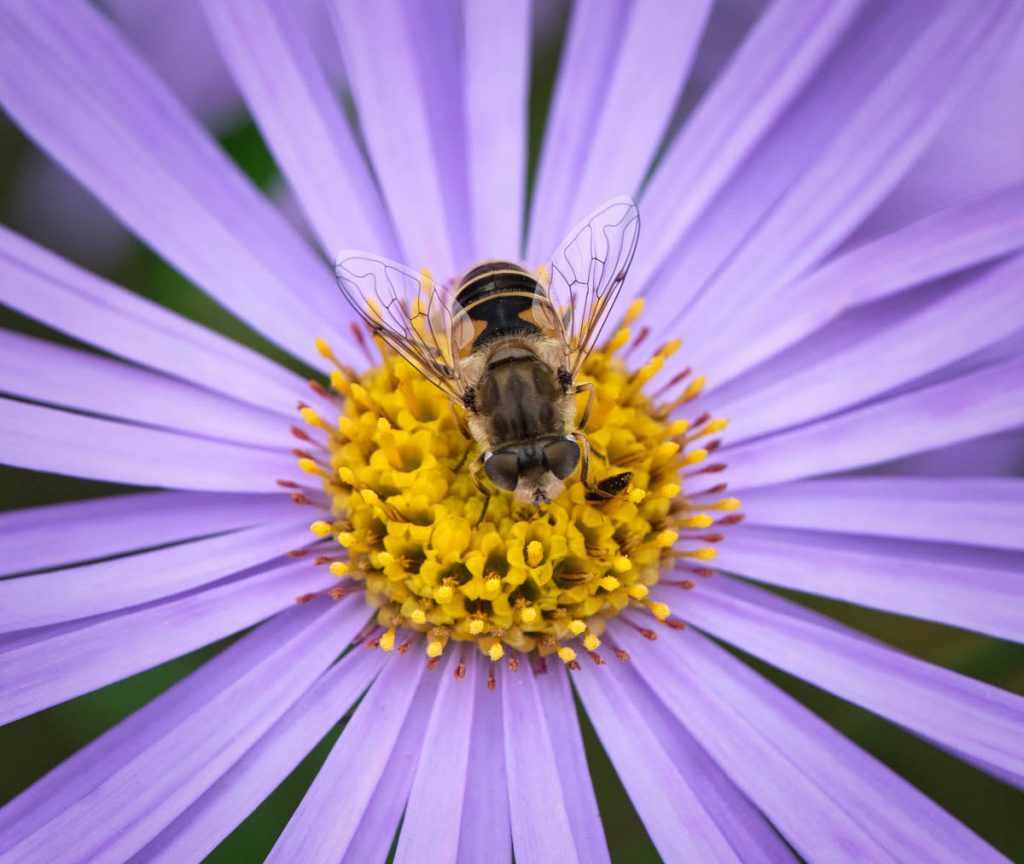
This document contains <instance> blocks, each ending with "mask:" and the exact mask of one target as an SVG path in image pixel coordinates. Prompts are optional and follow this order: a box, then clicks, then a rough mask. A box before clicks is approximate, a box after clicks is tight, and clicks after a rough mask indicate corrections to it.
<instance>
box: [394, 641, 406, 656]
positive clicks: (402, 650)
mask: <svg viewBox="0 0 1024 864" xmlns="http://www.w3.org/2000/svg"><path fill="white" fill-rule="evenodd" d="M395 650H397V651H398V653H399V654H405V653H406V652H407V651H408V650H409V640H408V639H406V640H405V641H404V642H403V643H402V644H401V645H399V646H398V648H397V649H395Z"/></svg>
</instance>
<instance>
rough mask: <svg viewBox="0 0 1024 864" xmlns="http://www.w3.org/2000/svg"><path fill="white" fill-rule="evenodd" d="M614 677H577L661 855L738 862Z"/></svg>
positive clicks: (600, 670) (603, 671)
mask: <svg viewBox="0 0 1024 864" xmlns="http://www.w3.org/2000/svg"><path fill="white" fill-rule="evenodd" d="M616 662H617V661H616ZM616 677H617V676H616V675H615V673H614V671H612V670H611V669H607V668H605V667H588V668H587V669H586V671H583V672H581V673H580V674H579V675H577V676H576V679H575V681H576V690H577V692H578V693H579V694H580V700H581V701H582V702H583V705H584V707H585V708H586V709H587V715H588V716H589V717H590V720H591V722H592V723H593V724H594V729H595V730H596V731H597V734H598V737H599V738H600V739H601V743H602V744H603V745H604V749H605V750H606V751H607V753H608V756H609V757H610V758H611V760H612V763H613V764H614V765H615V770H616V772H617V773H618V775H619V778H620V779H621V780H622V783H623V785H624V786H625V787H626V791H627V792H628V793H629V797H630V800H631V801H632V802H633V805H634V806H635V807H636V809H637V813H638V814H639V815H640V818H641V819H643V822H644V826H645V827H646V828H647V833H648V834H650V836H651V840H652V841H654V845H655V846H656V847H657V849H658V852H659V854H660V855H661V857H662V858H663V859H664V860H666V861H739V860H740V859H739V856H738V855H737V854H736V850H734V849H733V848H732V846H730V844H729V841H728V840H727V839H726V838H725V836H724V835H723V834H722V832H721V830H720V829H719V827H718V826H717V825H716V824H715V821H714V820H713V819H712V818H711V816H710V815H709V814H708V812H707V810H705V809H704V807H702V806H701V800H700V796H699V794H698V793H697V792H696V791H695V790H694V789H693V788H692V787H691V786H690V785H689V783H688V782H687V781H686V779H685V778H684V777H683V776H682V774H680V772H679V770H678V768H677V766H676V765H675V764H674V763H673V761H672V759H671V757H670V756H669V754H668V753H667V752H666V751H665V749H664V747H663V746H662V744H661V742H660V741H659V740H658V738H657V737H656V736H655V735H654V733H653V732H652V731H651V729H650V727H649V726H648V725H647V723H646V722H645V720H644V717H643V715H641V713H640V710H639V708H638V706H636V705H635V704H634V703H633V702H632V701H630V699H629V697H628V696H627V695H626V693H625V692H624V691H623V690H622V688H621V687H620V686H619V684H618V682H617V681H616Z"/></svg>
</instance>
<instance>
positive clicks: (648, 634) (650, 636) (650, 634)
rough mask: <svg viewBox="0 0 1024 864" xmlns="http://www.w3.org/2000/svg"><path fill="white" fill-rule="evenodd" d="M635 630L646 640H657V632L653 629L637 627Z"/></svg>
mask: <svg viewBox="0 0 1024 864" xmlns="http://www.w3.org/2000/svg"><path fill="white" fill-rule="evenodd" d="M637 632H638V633H639V634H640V635H641V636H643V637H644V639H646V640H647V641H648V642H657V641H658V634H657V633H655V632H654V631H653V630H648V629H647V628H646V627H638V628H637Z"/></svg>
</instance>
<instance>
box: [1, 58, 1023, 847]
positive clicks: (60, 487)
mask: <svg viewBox="0 0 1024 864" xmlns="http://www.w3.org/2000/svg"><path fill="white" fill-rule="evenodd" d="M556 66H557V42H555V41H552V42H551V43H550V44H549V46H548V49H547V50H546V51H542V52H541V53H540V56H538V57H536V58H535V63H534V72H533V82H532V85H533V86H532V92H531V157H532V158H531V164H532V165H535V164H536V156H537V152H538V148H539V141H540V130H541V127H542V123H543V118H544V116H545V112H546V109H547V105H548V103H549V100H550V94H551V88H552V82H553V79H554V72H555V69H556ZM700 90H701V84H700V82H699V81H697V82H694V83H693V84H691V86H690V89H689V90H688V92H687V93H686V96H685V98H684V108H683V110H682V111H681V112H680V117H682V116H683V115H684V114H685V112H686V110H687V109H688V108H689V107H691V106H692V105H693V104H694V103H695V102H696V100H697V99H698V98H699V96H700ZM219 138H220V141H221V143H222V145H223V146H224V148H225V150H226V151H227V152H228V153H229V154H230V155H231V156H232V157H233V158H234V159H235V161H236V162H237V163H238V164H239V165H240V166H241V167H242V168H243V170H245V171H246V172H247V173H248V174H249V176H250V177H252V178H253V179H254V181H255V182H257V183H258V184H259V185H260V186H261V187H262V188H264V189H268V190H269V189H271V188H276V185H277V183H278V181H279V177H278V175H277V171H276V168H275V166H274V163H273V160H272V159H271V157H270V155H269V153H268V152H267V150H266V148H265V146H264V144H263V142H262V140H261V138H260V136H259V133H258V132H257V131H256V129H255V127H254V126H252V125H251V124H250V123H248V122H247V121H241V122H237V123H234V124H232V125H231V126H230V128H227V129H226V130H225V131H223V132H221V134H220V135H219ZM36 158H37V154H35V153H34V151H33V148H32V146H31V144H30V143H29V142H27V141H26V140H25V139H24V138H23V137H22V136H21V135H20V133H19V132H18V131H17V130H16V129H15V128H14V127H13V126H12V125H11V124H10V123H8V122H7V121H6V120H5V119H2V118H0V166H2V167H0V222H3V223H4V224H14V225H18V223H19V219H20V218H21V217H20V216H19V214H17V213H16V212H14V210H15V208H14V206H13V205H12V201H13V198H14V195H13V193H12V190H13V189H14V188H15V185H16V182H17V179H18V177H19V172H21V171H24V170H26V166H28V165H30V164H31V163H32V161H33V160H34V159H36ZM47 204H48V206H52V207H54V208H57V207H60V206H61V202H60V200H53V201H50V202H47ZM19 227H21V228H22V230H25V231H26V232H27V233H30V234H31V233H32V232H31V227H30V226H29V227H25V226H19ZM89 263H91V264H92V265H93V267H94V269H97V270H99V272H101V273H102V274H103V275H104V276H107V277H108V278H111V279H113V280H114V281H116V282H118V283H119V284H121V285H124V286H126V287H128V288H131V289H132V290H135V291H137V292H138V293H139V294H141V295H143V296H146V297H148V298H150V299H153V300H155V301H157V302H159V303H162V304H164V305H165V306H167V307H169V308H171V309H174V310H176V311H178V312H180V313H181V314H183V315H187V316H188V317H190V318H193V319H195V320H197V321H200V322H202V323H204V324H206V325H207V326H209V327H212V328H214V329H217V330H219V331H221V332H223V333H226V334H228V335H229V336H231V337H233V338H235V339H237V340H239V341H241V342H244V343H246V344H248V345H250V346H252V347H253V348H255V349H256V350H259V351H262V352H264V353H266V354H268V355H269V356H271V357H274V358H275V359H277V360H279V361H281V362H283V363H286V364H288V365H290V366H292V368H296V369H298V370H300V371H303V372H305V371H306V370H303V369H302V368H301V367H300V366H298V365H296V364H295V363H294V361H292V360H291V359H290V358H288V357H286V356H284V355H283V354H282V353H281V352H280V351H279V350H277V349H276V348H274V347H273V346H272V345H270V344H269V343H268V342H266V340H264V339H262V338H261V337H260V336H258V335H257V334H255V333H253V332H252V331H251V330H250V329H249V328H247V327H246V326H245V325H244V324H242V323H240V322H239V321H238V320H237V319H235V318H234V317H233V316H232V315H231V314H229V313H228V312H226V311H225V310H223V309H222V308H221V307H219V306H218V305H217V304H215V303H214V302H212V301H211V300H209V299H208V298H206V297H205V295H203V294H202V293H201V292H199V291H198V290H197V289H195V288H194V287H193V286H192V285H191V284H189V283H188V282H187V281H185V280H184V279H182V278H181V277H180V276H179V275H178V274H177V273H176V272H175V271H174V270H173V269H171V268H170V267H169V266H167V265H166V264H165V263H164V262H163V261H162V260H161V259H160V258H159V257H158V256H156V255H155V254H153V253H152V252H151V251H149V250H148V249H146V248H144V247H143V246H142V245H140V244H138V243H136V242H134V241H132V242H131V243H128V244H126V245H125V246H124V247H123V248H122V249H121V250H120V251H119V252H118V253H117V254H114V255H111V256H109V258H108V259H107V260H105V261H102V262H99V263H97V262H95V261H91V262H89ZM0 326H3V327H7V328H12V329H15V330H20V331H24V332H28V333H32V334H34V335H40V336H45V337H47V338H52V339H55V340H56V341H60V342H64V343H67V344H74V343H71V342H70V340H68V339H66V338H64V337H62V336H60V335H59V334H56V333H53V332H52V331H49V330H47V329H46V328H43V327H40V326H39V325H36V324H34V323H33V322H30V321H27V320H26V319H23V318H20V317H19V316H16V315H14V314H12V313H10V312H8V311H7V310H4V309H2V308H0ZM79 347H84V346H79ZM121 491H127V487H118V486H113V485H111V484H104V483H94V482H89V481H84V480H77V479H69V478H64V477H58V476H52V475H40V474H34V473H31V472H25V471H19V470H15V469H10V468H5V467H0V493H2V494H0V506H2V507H3V508H4V509H11V508H18V507H28V506H33V505H38V504H45V503H50V502H55V501H67V500H75V499H83V498H89V497H94V496H100V495H110V494H115V493H118V492H121ZM53 542H60V536H59V531H55V533H54V538H53ZM965 590H970V589H969V586H965ZM780 593H785V592H780ZM786 596H788V597H790V598H791V599H796V600H798V601H800V602H803V603H806V604H807V605H809V606H811V607H813V608H815V609H818V610H820V611H823V612H826V613H828V614H830V615H832V616H834V617H835V618H836V619H838V620H840V621H842V622H844V623H846V624H849V625H851V626H853V627H856V628H858V629H860V630H862V631H864V632H866V633H869V634H870V635H872V636H875V637H877V638H879V639H882V640H884V641H885V642H887V643H889V644H891V645H894V646H896V647H898V648H901V649H903V650H904V651H907V652H909V653H911V654H913V655H915V656H917V657H922V658H925V659H927V660H929V661H931V662H933V663H936V664H939V665H941V666H944V667H946V668H949V669H952V670H955V671H957V672H961V673H963V674H965V675H970V676H972V677H974V678H977V679H979V680H982V681H985V682H987V683H989V684H993V685H995V686H997V687H1002V688H1005V689H1007V690H1011V691H1014V692H1017V693H1024V647H1022V646H1019V645H1013V644H1010V643H1006V642H1002V641H998V640H995V639H989V638H986V637H983V636H979V635H976V634H973V633H967V632H963V631H959V630H955V629H952V628H948V627H943V626H940V625H936V624H931V623H926V622H921V621H915V620H911V619H906V618H901V617H898V616H894V615H887V614H882V613H877V612H872V611H869V610H864V609H860V608H857V607H853V606H850V605H847V604H843V603H838V602H831V601H825V600H820V599H817V598H810V597H806V596H803V595H796V594H792V593H786ZM229 641H230V640H225V641H224V642H222V643H219V644H217V645H213V646H210V647H208V648H205V649H203V650H201V651H196V652H194V653H192V654H189V655H187V656H185V657H181V658H179V659H177V660H175V661H173V662H171V663H167V664H165V665H164V666H161V667H158V668H156V669H151V670H149V671H147V672H144V673H142V674H140V675H137V676H135V677H133V678H130V679H128V680H125V681H122V682H119V683H117V684H115V685H113V686H110V687H107V688H105V689H103V690H99V691H97V692H95V693H90V694H88V695H86V696H82V697H80V698H78V699H74V700H72V701H70V702H67V703H65V704H63V705H59V706H56V707H54V708H51V709H49V710H47V711H43V712H41V713H39V714H36V715H34V716H32V717H28V718H26V719H24V720H22V721H20V722H17V723H14V724H11V725H10V726H7V727H5V728H3V729H0V769H2V770H0V802H3V801H7V800H9V799H10V798H11V797H13V796H14V795H16V794H17V793H18V792H19V791H21V790H22V789H24V788H26V787H27V786H29V785H30V784H31V783H32V782H33V781H34V780H35V779H36V778H38V777H40V776H41V775H43V774H44V773H45V772H47V771H48V770H50V769H51V768H53V767H54V766H55V765H57V764H58V763H59V762H60V761H61V760H63V759H64V758H66V757H67V756H68V755H70V754H71V753H73V752H74V751H75V750H76V749H78V748H79V747H81V746H82V745H84V744H85V743H87V742H88V741H90V740H92V739H93V738H95V737H96V736H97V735H99V734H100V733H102V732H103V731H104V730H106V729H108V728H110V727H111V726H113V725H114V724H116V723H117V722H118V721H119V720H121V719H122V718H124V717H125V716H127V715H128V714H130V713H131V712H132V711H134V710H135V709H137V708H138V707H140V706H141V705H144V704H145V703H146V702H147V701H149V700H150V699H152V698H153V697H154V696H155V695H157V694H158V693H160V692H161V691H163V690H164V689H166V688H167V687H168V686H170V685H171V684H172V683H174V682H175V681H177V680H179V679H180V678H181V677H182V676H184V675H186V674H188V673H189V672H190V671H191V670H192V669H194V668H196V667H197V666H198V665H200V664H201V663H203V662H204V661H205V660H206V659H208V658H209V657H211V656H213V655H214V654H215V653H216V652H218V651H219V650H221V649H223V647H224V646H225V645H226V644H228V642H229ZM746 659H747V660H748V661H749V662H751V663H752V665H754V666H755V667H756V668H758V669H759V670H761V671H762V672H763V673H764V674H765V675H766V676H767V677H769V678H770V679H771V680H773V681H775V682H776V683H777V684H779V685H780V686H782V687H783V688H784V689H785V690H787V691H788V692H789V693H791V694H793V695H794V696H796V697H797V698H798V699H800V700H801V701H802V702H804V703H805V704H806V705H808V706H809V707H810V708H811V709H813V710H814V711H816V712H817V713H818V714H819V715H820V716H822V717H823V718H824V719H825V720H827V721H828V722H829V723H831V724H832V725H834V726H835V727H837V728H838V729H839V730H840V731H842V732H843V733H844V734H846V735H847V736H849V737H850V738H852V739H853V740H854V741H856V742H857V743H858V744H860V745H861V746H862V747H864V748H865V749H867V750H868V751H870V752H871V753H873V754H874V755H875V756H877V757H878V758H879V759H881V760H882V761H883V762H885V763H886V764H887V765H889V766H890V767H892V768H893V769H894V770H896V771H897V772H899V773H900V774H902V775H903V776H904V777H906V778H907V779H908V780H909V781H910V782H911V783H913V784H914V785H915V786H917V787H919V788H920V789H922V790H923V791H924V792H925V793H926V794H928V795H929V796H931V797H932V798H933V799H935V800H936V801H937V802H938V803H939V804H941V805H942V806H943V807H945V808H946V809H947V810H949V811H950V812H951V813H953V814H954V815H955V816H956V817H957V818H959V819H961V820H962V821H963V822H965V823H966V824H967V825H969V826H970V827H972V828H973V829H974V830H975V831H977V832H978V833H979V834H981V835H982V836H983V837H985V838H986V839H987V840H989V841H990V842H991V843H993V844H994V845H995V846H996V847H998V848H999V849H1000V850H1002V851H1003V852H1004V853H1005V854H1006V855H1007V856H1009V857H1010V858H1011V859H1013V860H1018V861H1024V795H1022V794H1021V793H1020V792H1018V791H1016V790H1014V789H1012V788H1010V787H1008V786H1006V785H1004V784H1003V783H1001V782H999V781H997V780H994V779H992V778H990V777H988V776H987V775H985V774H983V773H981V772H979V771H977V770H975V769H973V768H971V767H969V766H967V765H965V764H964V763H962V762H960V761H958V760H956V759H954V758H952V757H950V756H948V755H947V754H945V753H943V752H941V751H939V750H937V749H936V748H934V747H932V746H930V745H928V744H926V743H924V742H922V741H921V740H919V739H917V738H915V737H913V736H911V735H909V734H907V733H905V732H903V731H902V730H900V729H898V728H896V727H894V726H893V725H891V724H889V723H887V722H885V721H883V720H881V719H879V718H878V717H876V716H874V715H872V714H870V713H868V712H866V711H863V710H861V709H859V708H857V707H855V706H852V705H850V704H847V703H846V702H843V701H842V700H840V699H837V698H835V697H833V696H830V695H829V694H826V693H824V692H823V691H821V690H819V689H817V688H815V687H813V686H811V685H808V684H806V683H804V682H801V681H799V680H797V679H794V678H791V677H789V676H787V675H785V674H782V673H779V672H778V671H776V670H773V669H771V668H770V667H767V666H766V665H764V664H762V663H760V662H759V661H756V660H752V659H751V658H746ZM343 722H344V720H343V718H339V725H338V726H337V727H336V728H335V729H334V730H333V731H332V732H331V733H330V734H329V735H328V736H327V737H326V738H325V739H324V741H322V742H321V743H320V745H319V746H318V747H317V748H316V749H315V750H313V752H312V753H310V754H309V756H308V757H307V758H306V759H305V761H304V762H303V763H302V764H301V765H300V766H299V767H298V768H297V769H296V770H295V771H294V772H293V774H292V775H291V776H290V777H289V778H288V779H287V780H286V781H285V782H284V783H282V784H281V786H280V787H279V788H278V789H277V790H276V791H275V792H274V793H273V794H272V795H271V796H270V797H269V798H268V799H267V800H266V801H265V802H264V803H263V805H262V806H261V807H259V808H258V809H257V810H256V811H255V812H254V813H253V814H252V815H251V816H250V817H249V818H248V819H247V820H246V821H245V822H244V823H243V824H242V825H240V826H239V827H238V828H237V829H236V830H235V831H234V833H232V834H231V835H230V836H229V837H228V838H227V839H226V840H225V841H224V842H223V843H222V844H221V846H220V847H219V848H218V849H217V850H216V852H215V853H214V854H213V855H211V856H210V858H209V860H211V861H218V862H220V861H223V862H228V861H231V862H237V861H259V860H262V858H263V857H264V856H265V855H266V853H267V852H268V851H269V849H270V848H271V846H272V845H273V843H274V841H275V839H276V837H277V835H278V834H279V832H280V831H281V829H282V827H283V826H284V824H285V823H286V822H287V820H288V818H289V816H290V815H291V813H292V812H293V811H294V809H295V807H296V806H297V804H298V802H299V800H300V799H301V797H302V794H303V792H304V790H305V789H306V788H307V787H308V785H309V783H310V782H311V780H312V778H313V777H314V776H315V774H316V771H317V769H318V767H319V765H320V764H321V763H322V761H323V760H324V758H325V757H326V754H327V753H328V751H329V749H330V747H331V745H332V744H333V742H334V740H335V739H336V738H337V735H338V733H339V731H340V729H341V728H342V725H343ZM583 727H584V736H585V740H586V745H587V750H588V754H589V756H590V763H591V770H592V774H593V779H594V785H595V788H596V790H597V796H598V802H599V805H600V808H601V813H602V818H603V820H604V824H605V830H606V835H607V838H608V843H609V846H610V849H611V852H612V857H613V860H614V861H616V862H645V861H657V860H659V859H658V856H657V854H656V852H655V851H654V849H653V847H652V845H651V843H650V841H649V839H648V838H647V835H646V832H645V831H644V828H643V826H642V824H641V823H640V821H639V819H638V818H637V816H636V813H635V811H634V810H633V808H632V806H631V804H630V802H629V799H628V797H627V796H626V794H625V792H624V790H623V788H622V786H621V784H620V783H619V781H618V779H617V777H616V775H615V772H614V771H613V769H612V767H611V765H610V764H609V762H608V759H607V757H606V756H605V754H604V752H603V751H602V749H601V746H600V743H599V742H598V741H597V739H596V737H595V735H594V733H593V730H592V729H591V728H590V727H589V725H588V724H587V723H586V720H585V719H584V720H583Z"/></svg>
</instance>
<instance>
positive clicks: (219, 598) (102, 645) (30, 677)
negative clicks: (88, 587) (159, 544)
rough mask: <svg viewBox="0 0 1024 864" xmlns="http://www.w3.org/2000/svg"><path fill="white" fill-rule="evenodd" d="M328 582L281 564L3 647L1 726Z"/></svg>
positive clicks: (225, 631)
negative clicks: (10, 646) (9, 646)
mask: <svg viewBox="0 0 1024 864" xmlns="http://www.w3.org/2000/svg"><path fill="white" fill-rule="evenodd" d="M335 582H337V579H335V578H334V577H333V576H330V575H328V574H325V573H324V572H323V570H321V569H319V568H314V567H312V566H311V565H310V564H309V563H308V562H301V563H299V564H288V565H285V566H284V567H278V568H276V569H274V570H270V571H268V572H266V573H260V574H259V575H256V576H251V577H248V578H246V579H242V580H237V581H234V582H229V583H228V584H226V585H221V586H218V587H216V588H211V589H209V590H207V591H199V592H195V593H192V594H186V595H185V596H184V597H180V598H176V599H173V600H170V601H168V602H166V603H158V604H155V605H153V606H148V607H144V608H142V609H139V610H134V611H131V612H128V613H126V614H124V615H119V616H116V617H111V618H105V619H104V618H100V619H99V620H98V621H97V622H96V623H92V622H86V624H85V626H82V627H79V628H77V629H74V630H71V631H69V632H64V633H60V632H58V634H57V635H54V636H52V637H51V638H46V639H41V640H38V641H33V642H29V643H28V644H24V645H22V646H21V647H15V648H10V649H9V650H7V651H5V652H4V653H2V654H0V695H2V697H3V698H2V699H0V723H10V722H11V721H12V720H17V719H18V718H19V717H25V716H27V715H29V714H34V713H35V712H36V711H41V710H42V709H43V708H49V707H50V706H51V705H57V704H58V703H60V702H64V701H66V700H68V699H72V698H73V697H75V696H80V695H81V694H82V693H88V692H89V691H90V690H95V689H97V688H98V687H103V686H104V685H106V684H111V683H113V682H114V681H120V680H121V679H122V678H127V677H128V676H129V675H134V674H135V673H137V672H141V671H143V670H144V669H149V668H150V667H151V666H156V665H157V664H159V663H164V662H166V661H167V660H170V659H172V658H174V657H179V656H181V655H182V654H185V653H187V652H188V651H194V650H195V649H196V648H201V647H202V646H204V645H209V644H210V643H211V642H215V641H216V640H218V639H222V638H223V637H225V636H228V635H230V634H232V633H236V632H238V631H239V630H243V629H245V628H246V627H251V626H252V625H253V624H256V623H258V622H259V621H262V620H263V619H264V618H266V617H268V616H270V615H273V614H274V613H275V612H279V611H281V610H282V609H288V608H290V607H292V606H294V605H295V598H296V597H299V596H301V595H304V594H307V593H310V592H313V591H319V590H321V589H324V588H329V587H331V586H332V585H333V584H334V583H335ZM57 629H58V630H59V628H57ZM44 632H45V631H44ZM125 646H131V650H130V651H129V650H125Z"/></svg>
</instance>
